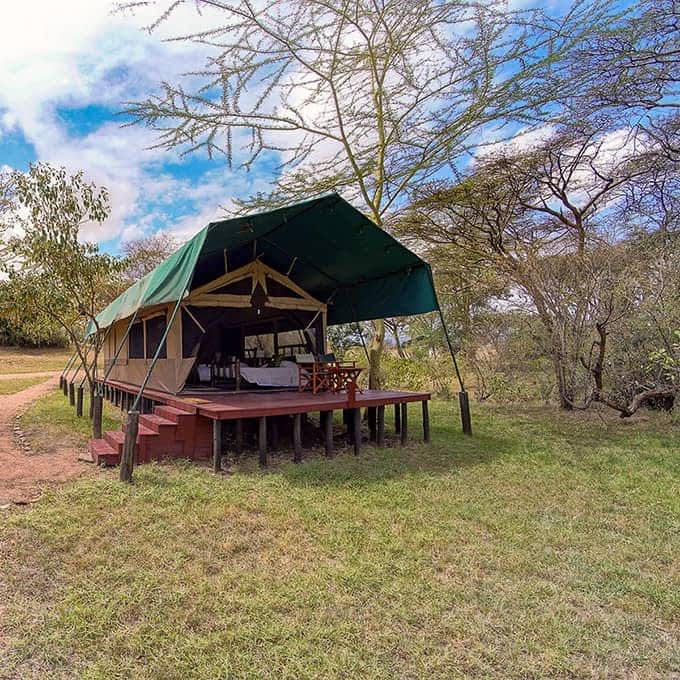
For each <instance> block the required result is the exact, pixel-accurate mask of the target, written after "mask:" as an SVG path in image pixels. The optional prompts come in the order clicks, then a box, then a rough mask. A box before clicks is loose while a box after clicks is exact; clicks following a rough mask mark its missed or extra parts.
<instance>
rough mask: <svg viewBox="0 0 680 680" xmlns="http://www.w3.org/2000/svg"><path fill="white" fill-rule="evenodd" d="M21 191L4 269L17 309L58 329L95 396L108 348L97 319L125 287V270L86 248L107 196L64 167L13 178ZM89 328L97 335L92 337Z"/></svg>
mask: <svg viewBox="0 0 680 680" xmlns="http://www.w3.org/2000/svg"><path fill="white" fill-rule="evenodd" d="M13 181H14V184H15V187H16V197H15V203H14V218H13V221H12V226H13V227H14V228H15V230H16V232H17V234H16V235H14V236H12V237H10V238H9V240H8V247H9V248H10V251H11V253H12V255H13V257H14V260H13V262H12V263H11V264H6V265H5V271H6V273H7V275H8V276H9V278H10V281H11V284H12V290H13V296H14V301H13V302H14V304H15V305H16V306H17V307H18V308H19V309H21V310H22V313H23V314H34V315H37V316H42V317H44V318H46V319H49V320H50V322H51V323H52V324H56V325H58V326H59V327H61V328H62V329H63V331H64V333H65V334H66V336H67V337H68V338H69V340H70V342H71V344H72V346H73V347H74V349H75V351H76V352H77V354H78V356H79V359H80V362H81V365H82V369H83V371H84V373H85V377H86V379H87V382H88V384H89V386H90V390H91V392H92V391H93V387H94V380H95V377H96V370H97V359H98V357H99V353H100V350H101V347H102V343H103V341H104V334H103V333H101V332H100V330H99V327H98V324H97V320H96V314H97V312H98V311H99V310H100V309H101V308H102V306H103V304H105V303H106V302H107V301H108V299H110V298H111V297H113V296H115V294H116V292H117V291H118V290H119V288H120V282H119V280H118V272H119V270H120V263H119V262H118V261H117V260H116V259H115V258H113V257H112V256H110V255H106V254H104V253H100V252H99V249H98V247H97V246H96V245H94V244H91V243H81V242H80V241H79V236H80V232H81V228H82V227H83V226H84V225H86V224H89V223H101V222H103V221H104V220H105V219H106V217H107V216H108V214H109V204H108V193H107V191H106V189H105V188H99V187H97V186H95V185H94V184H93V183H89V182H87V181H86V180H85V178H84V176H83V173H82V172H79V173H76V174H75V175H69V174H68V173H67V171H66V169H65V168H55V167H52V166H50V165H48V164H45V163H37V164H34V165H31V167H30V168H29V170H28V172H27V173H20V172H16V173H14V175H13ZM88 327H89V328H90V330H93V331H94V332H93V333H91V334H90V335H87V333H86V331H87V329H88Z"/></svg>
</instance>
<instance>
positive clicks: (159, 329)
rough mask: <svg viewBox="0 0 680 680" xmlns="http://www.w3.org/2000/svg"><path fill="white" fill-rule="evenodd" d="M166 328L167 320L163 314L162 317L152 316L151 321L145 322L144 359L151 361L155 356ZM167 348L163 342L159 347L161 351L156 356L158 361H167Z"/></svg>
mask: <svg viewBox="0 0 680 680" xmlns="http://www.w3.org/2000/svg"><path fill="white" fill-rule="evenodd" d="M166 326H167V320H166V318H165V314H163V315H162V316H154V317H153V318H152V319H147V320H146V357H147V359H151V358H152V357H153V356H154V355H155V354H156V350H157V349H158V346H159V345H160V342H161V340H162V339H163V334H164V333H165V329H166ZM167 357H168V353H167V347H166V345H165V341H164V342H163V345H162V347H161V351H160V353H159V355H158V358H159V359H167Z"/></svg>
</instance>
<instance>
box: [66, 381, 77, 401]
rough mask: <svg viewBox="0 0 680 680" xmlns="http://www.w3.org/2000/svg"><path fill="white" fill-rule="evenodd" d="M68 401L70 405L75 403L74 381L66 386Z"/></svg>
mask: <svg viewBox="0 0 680 680" xmlns="http://www.w3.org/2000/svg"><path fill="white" fill-rule="evenodd" d="M68 403H69V405H71V406H75V405H76V384H75V383H69V386H68Z"/></svg>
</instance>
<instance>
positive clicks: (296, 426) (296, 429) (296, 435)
mask: <svg viewBox="0 0 680 680" xmlns="http://www.w3.org/2000/svg"><path fill="white" fill-rule="evenodd" d="M300 461H302V414H301V413H296V414H295V415H294V416H293V462H294V463H299V462H300Z"/></svg>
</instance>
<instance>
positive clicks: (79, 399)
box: [76, 385, 85, 418]
mask: <svg viewBox="0 0 680 680" xmlns="http://www.w3.org/2000/svg"><path fill="white" fill-rule="evenodd" d="M84 393H85V388H84V387H83V386H82V385H79V386H78V390H77V391H76V415H77V416H78V418H82V417H83V396H84Z"/></svg>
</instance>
